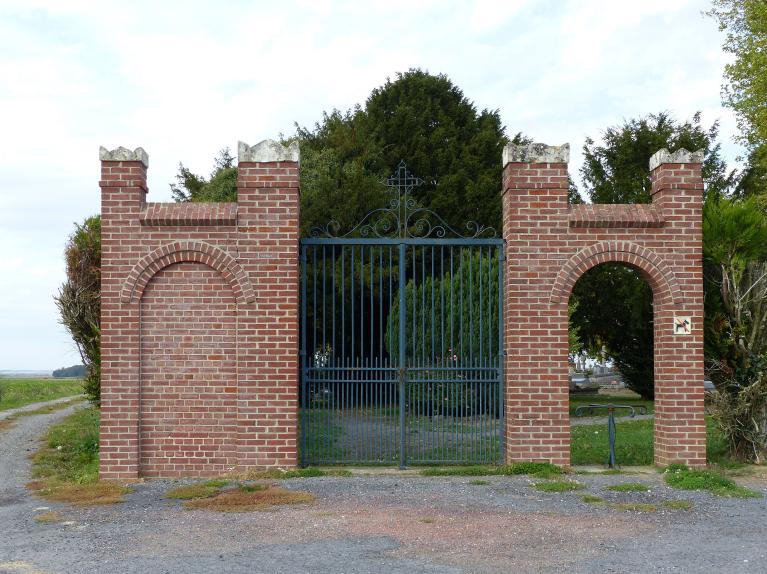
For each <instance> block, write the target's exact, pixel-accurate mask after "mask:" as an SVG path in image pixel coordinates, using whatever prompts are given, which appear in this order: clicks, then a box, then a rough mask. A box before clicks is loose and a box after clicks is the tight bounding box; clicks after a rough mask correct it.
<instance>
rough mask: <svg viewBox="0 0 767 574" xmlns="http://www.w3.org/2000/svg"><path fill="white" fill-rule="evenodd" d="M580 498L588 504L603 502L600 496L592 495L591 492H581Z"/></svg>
mask: <svg viewBox="0 0 767 574" xmlns="http://www.w3.org/2000/svg"><path fill="white" fill-rule="evenodd" d="M581 500H582V501H583V502H587V503H589V504H599V503H600V502H604V500H603V499H602V498H600V497H599V496H594V495H593V494H581Z"/></svg>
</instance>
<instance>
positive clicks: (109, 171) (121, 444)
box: [99, 147, 149, 479]
mask: <svg viewBox="0 0 767 574" xmlns="http://www.w3.org/2000/svg"><path fill="white" fill-rule="evenodd" d="M99 158H100V159H101V180H100V181H99V186H100V187H101V260H102V268H101V430H100V447H99V457H100V459H101V469H102V471H101V473H100V477H101V478H102V479H135V478H138V475H139V436H138V433H139V431H138V423H139V385H140V374H139V370H140V369H139V367H140V362H141V359H140V355H139V304H138V303H134V304H131V305H121V304H120V290H121V288H122V284H123V281H124V280H125V277H126V276H127V275H128V273H129V271H130V269H131V267H132V265H133V262H134V261H135V260H137V259H138V257H139V254H140V248H141V245H140V241H139V238H138V235H139V231H140V229H139V213H140V212H141V210H142V209H143V207H144V205H145V203H146V193H147V184H146V174H147V165H148V163H149V158H148V156H147V154H146V152H145V151H144V150H143V149H142V148H136V149H135V150H134V151H131V150H128V149H125V148H122V147H120V148H117V149H115V150H112V151H110V150H107V149H106V148H103V147H102V148H101V149H100V151H99ZM105 469H106V470H105Z"/></svg>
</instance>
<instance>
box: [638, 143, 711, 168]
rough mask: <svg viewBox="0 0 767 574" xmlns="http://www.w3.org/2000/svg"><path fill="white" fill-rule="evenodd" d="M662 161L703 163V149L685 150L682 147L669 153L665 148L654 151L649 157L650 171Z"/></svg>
mask: <svg viewBox="0 0 767 574" xmlns="http://www.w3.org/2000/svg"><path fill="white" fill-rule="evenodd" d="M663 163H703V150H702V149H699V150H698V151H687V150H686V149H684V148H680V149H678V150H676V151H675V152H674V153H671V152H670V151H668V150H667V149H666V148H663V149H661V150H658V151H656V152H655V153H654V154H653V156H652V157H651V158H650V171H652V170H654V169H655V168H656V167H658V166H659V165H661V164H663Z"/></svg>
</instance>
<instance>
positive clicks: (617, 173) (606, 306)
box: [573, 112, 734, 398]
mask: <svg viewBox="0 0 767 574" xmlns="http://www.w3.org/2000/svg"><path fill="white" fill-rule="evenodd" d="M718 135H719V126H718V124H717V123H714V124H713V125H712V126H711V127H709V128H708V129H706V128H705V127H704V126H703V125H702V124H701V119H700V114H695V115H694V116H693V118H692V119H691V120H690V121H686V122H684V123H678V122H677V121H675V120H674V119H673V118H672V117H671V116H670V115H669V114H667V113H664V112H661V113H658V114H650V115H648V116H646V117H642V118H638V119H632V120H628V121H626V122H624V123H623V124H622V125H619V126H614V127H609V128H607V129H606V130H605V132H604V133H603V134H602V143H601V144H596V143H595V142H594V140H593V139H591V138H587V140H586V144H585V145H584V147H583V152H584V165H583V167H582V168H581V176H582V178H583V181H584V183H585V187H586V192H587V194H588V196H589V198H590V199H591V201H592V202H594V203H648V202H650V201H651V197H650V191H651V182H650V170H649V165H648V164H649V160H650V157H651V156H652V155H653V154H654V153H655V152H657V151H658V150H659V149H661V148H668V149H670V150H672V151H674V150H676V149H679V148H682V147H684V148H686V149H688V150H697V149H703V150H704V161H703V178H704V180H705V183H706V193H708V194H714V195H716V194H721V193H723V192H724V191H725V190H727V189H728V188H730V187H731V186H732V184H733V178H734V175H733V174H731V173H730V174H728V173H727V168H726V165H725V163H724V161H723V160H722V158H721V156H720V144H719V143H718V141H717V139H718ZM573 299H574V300H575V301H577V302H578V303H579V306H578V308H577V310H576V311H575V313H574V314H573V324H574V325H576V326H577V327H579V328H580V337H581V339H582V340H583V343H584V345H585V347H586V349H589V350H591V351H592V352H597V351H600V350H601V349H602V347H603V346H604V347H605V348H606V349H607V353H608V355H609V356H610V357H611V358H612V359H613V361H614V362H615V363H616V365H617V366H618V368H619V369H620V371H621V373H622V374H623V375H624V378H625V380H626V383H627V386H628V387H629V388H631V389H632V390H634V391H636V392H637V393H639V394H640V395H642V396H643V397H645V398H653V396H654V385H653V350H654V341H653V328H652V324H653V308H652V290H651V289H650V286H649V285H648V284H647V282H646V281H645V280H644V278H643V277H642V275H641V273H639V272H638V271H637V270H635V269H631V268H629V267H626V266H623V265H618V264H610V265H600V266H598V267H596V268H594V269H592V270H591V271H589V272H588V273H586V274H584V276H583V277H582V278H581V279H580V280H579V281H578V282H577V283H576V285H575V287H574V289H573Z"/></svg>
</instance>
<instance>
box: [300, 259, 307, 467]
mask: <svg viewBox="0 0 767 574" xmlns="http://www.w3.org/2000/svg"><path fill="white" fill-rule="evenodd" d="M300 265H301V352H300V360H301V417H300V419H299V423H298V424H299V425H301V466H306V460H307V456H306V431H307V429H306V425H307V424H308V420H309V417H308V416H307V412H306V409H307V402H308V401H307V396H306V395H307V393H308V392H309V389H308V388H307V384H306V379H307V374H308V369H307V366H306V245H302V246H301V260H300Z"/></svg>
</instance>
